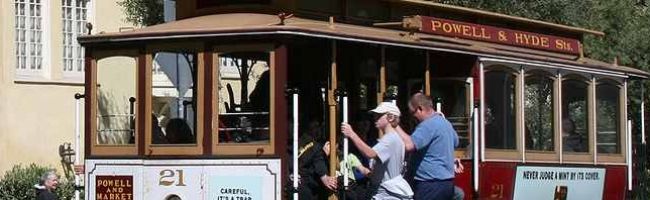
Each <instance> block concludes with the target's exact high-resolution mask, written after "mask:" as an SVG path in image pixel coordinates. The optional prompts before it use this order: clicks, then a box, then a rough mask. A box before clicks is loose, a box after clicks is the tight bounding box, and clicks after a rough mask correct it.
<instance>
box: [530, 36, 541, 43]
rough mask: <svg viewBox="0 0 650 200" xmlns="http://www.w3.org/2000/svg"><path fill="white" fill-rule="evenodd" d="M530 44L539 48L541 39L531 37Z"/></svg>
mask: <svg viewBox="0 0 650 200" xmlns="http://www.w3.org/2000/svg"><path fill="white" fill-rule="evenodd" d="M530 42H531V44H532V45H535V46H539V37H538V36H536V35H531V36H530Z"/></svg>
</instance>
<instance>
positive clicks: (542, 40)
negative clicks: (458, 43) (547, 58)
mask: <svg viewBox="0 0 650 200" xmlns="http://www.w3.org/2000/svg"><path fill="white" fill-rule="evenodd" d="M417 17H418V18H420V19H421V23H422V25H421V26H420V31H421V32H424V33H430V34H436V35H445V36H452V37H458V38H465V39H471V40H479V41H486V42H493V43H499V44H506V45H512V46H520V47H526V48H533V49H540V50H546V51H553V52H560V53H566V54H574V55H578V54H580V44H579V42H578V40H576V39H571V38H564V37H557V36H551V35H544V34H539V33H531V32H526V31H518V30H512V29H506V28H499V27H494V26H486V25H480V24H472V23H465V22H459V21H454V20H448V19H440V18H435V17H428V16H417Z"/></svg>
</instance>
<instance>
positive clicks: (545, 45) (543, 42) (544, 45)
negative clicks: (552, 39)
mask: <svg viewBox="0 0 650 200" xmlns="http://www.w3.org/2000/svg"><path fill="white" fill-rule="evenodd" d="M541 42H542V46H543V47H549V46H548V38H547V37H542V41H541Z"/></svg>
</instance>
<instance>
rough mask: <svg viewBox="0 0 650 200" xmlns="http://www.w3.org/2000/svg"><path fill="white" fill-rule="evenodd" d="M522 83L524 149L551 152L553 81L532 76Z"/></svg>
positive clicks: (542, 76) (552, 146)
mask: <svg viewBox="0 0 650 200" xmlns="http://www.w3.org/2000/svg"><path fill="white" fill-rule="evenodd" d="M524 82H525V83H526V86H525V87H524V99H525V101H524V113H525V116H524V120H525V125H526V149H527V150H539V151H553V148H554V146H555V145H554V143H553V141H554V139H553V138H554V137H553V132H554V131H553V79H551V78H549V77H548V76H545V75H542V74H533V75H530V76H527V77H526V80H525V81H524Z"/></svg>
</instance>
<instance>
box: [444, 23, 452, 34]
mask: <svg viewBox="0 0 650 200" xmlns="http://www.w3.org/2000/svg"><path fill="white" fill-rule="evenodd" d="M442 30H443V31H445V32H447V33H451V31H452V27H451V24H449V23H444V24H442Z"/></svg>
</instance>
